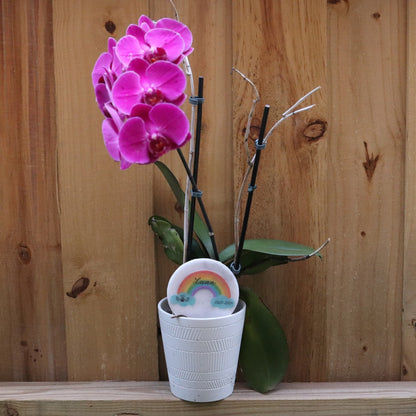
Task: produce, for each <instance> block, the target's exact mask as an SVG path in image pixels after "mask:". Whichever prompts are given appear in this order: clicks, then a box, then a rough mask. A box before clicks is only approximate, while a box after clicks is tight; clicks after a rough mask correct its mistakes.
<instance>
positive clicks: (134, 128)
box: [119, 117, 152, 164]
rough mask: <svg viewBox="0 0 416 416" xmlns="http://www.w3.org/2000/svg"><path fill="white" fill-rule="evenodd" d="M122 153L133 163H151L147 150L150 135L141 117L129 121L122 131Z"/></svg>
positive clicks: (120, 137) (120, 139)
mask: <svg viewBox="0 0 416 416" xmlns="http://www.w3.org/2000/svg"><path fill="white" fill-rule="evenodd" d="M119 141H120V152H121V154H122V156H123V157H124V158H125V160H126V161H128V162H131V163H139V164H147V163H151V161H152V160H151V157H150V155H149V151H148V148H147V142H148V133H147V131H146V128H145V124H144V121H143V120H142V119H141V118H139V117H132V118H130V119H128V120H127V121H126V122H125V123H124V125H123V127H122V128H121V130H120V135H119Z"/></svg>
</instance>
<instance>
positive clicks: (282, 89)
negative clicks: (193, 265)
mask: <svg viewBox="0 0 416 416" xmlns="http://www.w3.org/2000/svg"><path fill="white" fill-rule="evenodd" d="M233 59H234V66H236V67H237V68H238V69H239V70H240V71H242V72H243V73H244V74H246V75H247V76H248V77H249V78H250V79H251V80H252V81H253V82H254V83H255V85H256V86H257V88H258V90H259V92H260V95H261V97H262V101H261V104H259V105H258V107H257V111H256V114H255V118H254V120H253V127H252V129H251V130H252V131H251V137H250V138H251V145H252V146H253V143H254V139H255V138H256V137H257V134H258V130H259V127H260V121H261V117H262V111H263V107H264V105H266V104H269V105H270V106H271V110H270V115H269V127H271V126H272V125H273V124H274V123H275V122H276V121H277V120H278V119H279V118H280V115H281V114H282V113H283V112H284V111H285V110H286V109H288V108H289V107H290V106H291V105H292V104H294V103H295V102H296V101H297V100H298V99H299V98H300V97H302V96H303V95H304V94H306V93H307V92H308V91H310V90H311V89H313V88H314V87H316V86H318V85H321V86H322V88H323V90H322V92H320V93H317V94H316V95H314V96H313V98H311V99H309V100H308V101H307V102H306V103H305V105H308V104H311V103H316V104H317V107H316V108H315V109H313V110H312V111H310V112H307V113H302V114H299V115H298V116H296V117H295V118H293V119H290V120H287V121H286V122H285V123H284V124H283V125H282V126H281V128H279V130H278V131H277V132H276V133H275V134H274V136H273V137H272V138H271V139H270V141H269V143H268V145H267V147H266V149H265V150H264V151H263V152H262V157H261V163H260V170H259V175H258V188H257V189H256V192H255V195H254V201H253V206H252V215H251V218H250V224H249V230H248V234H247V238H273V239H280V240H288V241H295V242H298V243H302V244H306V245H310V246H316V247H317V246H318V245H320V243H322V242H323V241H325V240H326V238H327V234H326V233H327V230H326V212H325V209H326V208H325V200H326V187H325V183H326V165H327V163H326V138H327V137H326V134H325V129H326V104H325V98H324V97H325V94H326V92H325V87H326V74H325V63H326V2H325V1H323V0H322V1H321V0H315V1H296V2H286V1H267V0H263V1H255V2H253V1H249V0H240V1H234V2H233ZM233 86H234V104H233V106H234V141H235V153H236V154H235V158H236V159H235V160H236V161H235V170H234V175H235V189H237V188H238V186H239V184H240V182H241V179H242V175H243V171H245V169H246V166H247V163H246V160H245V153H244V151H243V145H242V141H243V136H244V128H245V125H246V121H247V115H248V110H249V108H250V105H251V100H252V98H253V94H252V89H251V87H250V86H249V85H248V84H247V83H245V82H244V81H242V80H241V79H238V78H234V80H233ZM319 126H321V127H322V130H321V133H322V134H318V135H314V134H312V136H311V133H310V132H311V131H313V130H314V129H315V128H316V127H319ZM252 148H253V147H252ZM324 256H325V257H326V256H327V253H326V252H325V253H324ZM324 261H325V260H324ZM324 264H325V263H324V262H323V263H321V262H319V261H316V259H313V260H312V261H309V262H308V263H303V264H300V263H298V264H289V265H286V266H280V267H276V268H273V269H270V270H269V271H267V272H266V273H264V274H263V275H261V276H255V277H254V278H243V279H242V283H243V284H244V283H248V284H250V286H252V287H255V288H256V290H257V292H258V293H259V294H260V295H261V297H262V298H263V299H264V301H265V303H266V304H267V305H268V306H269V307H270V308H271V309H272V310H273V311H274V313H275V314H276V315H277V317H278V319H279V320H280V321H281V323H282V325H283V327H284V330H285V332H286V334H287V337H288V342H289V347H290V356H291V361H290V365H289V371H288V374H287V379H288V380H290V381H293V380H302V381H309V380H322V379H324V378H325V374H326V372H325V365H326V364H325V354H326V348H325V344H326V338H325V332H326V323H325V306H326V305H325V274H324V270H325V269H324Z"/></svg>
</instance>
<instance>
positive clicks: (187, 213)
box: [92, 16, 325, 392]
mask: <svg viewBox="0 0 416 416" xmlns="http://www.w3.org/2000/svg"><path fill="white" fill-rule="evenodd" d="M192 50H193V48H192V33H191V31H190V30H189V28H188V27H187V26H186V25H184V24H183V23H181V22H180V21H179V19H176V20H174V19H170V18H163V19H160V20H158V21H156V22H154V21H153V20H151V19H150V18H149V17H147V16H141V17H140V18H139V20H138V23H137V24H132V25H130V26H129V27H128V28H127V31H126V34H125V36H123V37H122V38H120V39H119V40H118V41H117V40H115V39H114V38H109V40H108V49H107V51H106V52H104V53H102V54H101V55H100V56H99V58H98V59H97V61H96V63H95V66H94V69H93V72H92V83H93V86H94V90H95V95H96V101H97V104H98V107H99V109H100V110H101V112H102V113H103V115H104V120H103V123H102V134H103V138H104V144H105V146H106V148H107V150H108V153H109V154H110V156H111V157H112V158H113V159H114V160H115V161H117V162H119V163H120V168H121V169H127V168H129V167H130V166H131V165H132V164H149V163H154V164H155V165H156V166H157V167H158V168H159V169H160V171H161V172H162V174H163V175H164V177H165V178H166V180H167V182H168V184H169V186H170V188H171V189H172V191H173V193H174V195H175V197H176V199H177V201H178V203H179V205H180V206H181V207H182V208H183V209H184V225H183V228H182V227H179V226H177V225H174V224H172V223H171V222H170V221H169V220H168V219H165V218H162V217H160V216H156V215H155V216H152V217H151V218H150V219H149V224H150V226H151V228H152V230H153V231H154V232H155V234H156V235H157V236H158V237H159V239H160V240H161V241H162V243H163V246H164V249H165V253H166V255H167V256H168V258H169V259H171V260H172V261H174V262H175V263H177V264H181V263H183V262H184V261H187V260H190V259H192V258H197V257H211V258H215V259H216V260H219V261H221V262H223V263H224V264H226V265H228V266H230V268H231V270H232V271H233V272H234V274H235V275H236V277H237V278H238V277H239V276H241V275H243V274H254V273H259V272H262V271H264V270H266V269H267V268H269V267H271V266H274V265H278V264H284V263H288V262H290V261H298V260H305V259H308V258H310V257H312V256H314V255H318V256H319V251H320V249H321V248H322V247H323V246H322V247H320V248H319V249H318V250H313V249H312V248H309V247H306V246H303V245H298V244H294V243H290V242H284V241H279V240H245V231H246V226H247V221H248V215H249V211H250V209H249V206H247V207H246V213H245V217H244V222H243V226H242V230H241V234H240V232H239V216H240V209H241V203H242V194H243V192H242V191H243V190H244V189H245V188H246V185H247V181H248V179H249V177H250V172H251V173H252V176H251V180H252V181H253V174H254V172H256V173H257V169H258V162H259V159H260V151H261V150H262V149H263V147H264V145H265V144H266V143H267V140H268V138H269V137H270V135H271V134H272V133H273V131H274V130H275V128H276V127H277V126H278V125H279V124H280V123H281V122H282V121H284V120H285V119H286V118H288V117H290V116H293V115H295V114H296V113H297V112H299V111H304V110H308V109H309V108H311V107H313V106H307V107H304V108H301V109H298V110H297V107H298V106H299V105H300V104H301V103H302V102H303V101H304V100H305V99H306V98H307V97H308V96H309V95H310V94H312V93H313V92H314V91H315V90H316V89H315V90H312V91H311V92H310V93H308V94H307V95H305V96H304V97H302V98H301V99H300V100H299V101H298V102H297V103H295V105H294V106H292V107H290V108H289V109H288V111H286V112H285V113H284V114H283V115H282V118H281V119H280V120H279V121H278V122H277V123H275V124H274V125H273V127H272V128H271V129H270V130H269V131H268V133H266V131H265V127H266V122H267V113H268V109H267V107H266V108H265V112H264V117H263V123H264V128H262V129H263V132H262V133H261V136H262V137H261V138H259V139H261V140H262V142H261V143H260V144H259V143H257V151H256V154H255V155H254V156H251V155H250V152H249V150H248V147H246V151H247V165H248V166H247V174H246V175H245V178H244V180H243V183H242V186H241V190H240V194H239V198H238V201H237V203H236V213H235V219H234V224H235V225H234V228H235V243H234V244H232V245H230V246H228V247H226V248H225V249H224V250H222V251H221V252H219V253H218V251H217V248H216V243H215V234H214V233H213V231H212V228H211V225H210V223H209V218H208V215H207V213H206V211H205V208H204V206H203V203H202V197H201V192H200V191H199V190H198V188H197V183H196V172H197V165H198V160H199V153H198V152H199V144H198V142H197V145H195V137H196V138H197V140H198V139H199V137H200V133H201V131H200V126H198V124H199V123H198V121H199V122H200V119H201V115H202V102H203V97H202V83H201V79H200V84H199V91H198V95H196V94H195V91H194V81H193V76H192V70H191V67H190V64H189V60H188V56H189V55H190V53H191V52H192ZM235 72H237V73H238V74H240V75H241V76H242V77H243V78H244V79H245V81H247V82H249V83H250V84H251V85H252V87H253V89H254V92H255V99H254V100H253V106H252V108H251V110H250V112H249V116H248V123H247V129H246V131H247V134H246V137H245V142H246V143H247V138H248V131H249V127H250V123H251V119H252V115H253V113H254V108H255V106H256V104H257V103H258V101H259V98H260V97H259V94H258V92H257V89H256V87H255V85H254V84H253V83H252V82H251V81H250V80H249V79H248V78H247V77H245V76H244V75H243V74H242V73H241V72H240V71H238V70H235ZM187 77H188V78H189V80H190V84H191V94H192V96H191V97H190V102H191V103H192V115H191V120H190V122H189V120H188V118H187V116H186V114H185V113H184V111H183V110H182V109H181V108H180V107H181V105H182V104H183V103H184V102H185V100H186V95H185V88H186V85H187ZM266 109H267V111H266ZM195 116H197V122H196V125H195ZM263 138H264V140H263ZM189 141H190V142H191V143H190V152H189V159H188V161H186V160H185V158H184V156H183V154H182V152H181V147H182V146H184V145H185V144H186V143H187V142H189ZM171 150H176V151H177V152H178V154H179V156H180V158H181V160H182V162H183V165H184V167H185V169H186V172H187V178H188V183H187V189H186V192H184V191H183V190H182V189H181V187H180V185H179V182H178V181H177V179H176V177H175V176H174V174H173V173H172V172H171V170H170V169H169V168H168V167H167V166H166V165H165V164H164V163H162V162H160V161H159V160H158V159H159V158H160V157H161V156H162V155H163V154H165V153H166V152H168V151H171ZM192 169H193V171H191V170H192ZM254 181H255V176H254ZM254 188H255V183H254V184H253V183H252V182H251V183H250V186H249V189H248V191H249V196H250V197H251V196H252V193H253V190H254ZM247 199H248V200H249V198H247ZM195 200H197V201H198V202H199V204H200V207H201V211H202V217H201V216H199V215H198V213H196V212H195V210H194V205H195V204H194V203H195ZM190 201H191V202H190ZM189 207H191V209H189ZM324 245H325V244H324ZM240 296H241V298H242V299H243V300H244V301H245V302H246V305H247V311H246V321H245V327H244V332H243V339H242V346H241V352H240V366H241V369H242V373H243V376H244V378H245V379H246V381H247V383H248V384H249V385H250V386H252V387H253V388H254V389H255V390H257V391H260V392H266V391H268V390H271V389H273V388H275V386H276V385H277V384H278V383H279V382H280V381H281V380H282V378H283V377H284V374H285V371H286V368H287V364H288V346H287V342H286V338H285V335H284V332H283V330H282V328H281V326H280V325H279V322H278V321H277V319H276V318H275V317H274V316H273V314H272V313H271V312H270V310H269V309H268V308H267V307H266V306H265V305H264V304H263V303H262V302H261V301H260V299H259V297H258V296H257V295H256V294H255V293H254V292H253V291H252V290H251V289H249V288H244V287H240Z"/></svg>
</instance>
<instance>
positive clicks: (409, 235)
mask: <svg viewBox="0 0 416 416" xmlns="http://www.w3.org/2000/svg"><path fill="white" fill-rule="evenodd" d="M415 43H416V3H415V2H413V1H409V2H408V3H407V79H406V93H407V95H406V157H405V188H404V190H405V209H404V270H403V276H404V281H403V322H402V328H403V329H402V337H403V339H402V341H403V344H402V379H403V380H415V379H416V354H415V351H416V279H415V271H416V261H415V256H414V253H415V250H416V187H415V183H416V170H415V167H416V53H415V50H414V45H415Z"/></svg>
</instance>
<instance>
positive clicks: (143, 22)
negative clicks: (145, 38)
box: [139, 14, 155, 32]
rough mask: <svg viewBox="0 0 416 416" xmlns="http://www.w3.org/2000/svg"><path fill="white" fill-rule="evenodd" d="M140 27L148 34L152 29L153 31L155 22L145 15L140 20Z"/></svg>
mask: <svg viewBox="0 0 416 416" xmlns="http://www.w3.org/2000/svg"><path fill="white" fill-rule="evenodd" d="M139 26H140V27H141V28H142V29H143V30H144V31H145V32H148V31H149V30H150V29H153V28H154V27H155V22H154V21H153V20H152V19H150V18H149V17H147V16H145V15H144V14H143V15H141V16H140V18H139Z"/></svg>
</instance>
